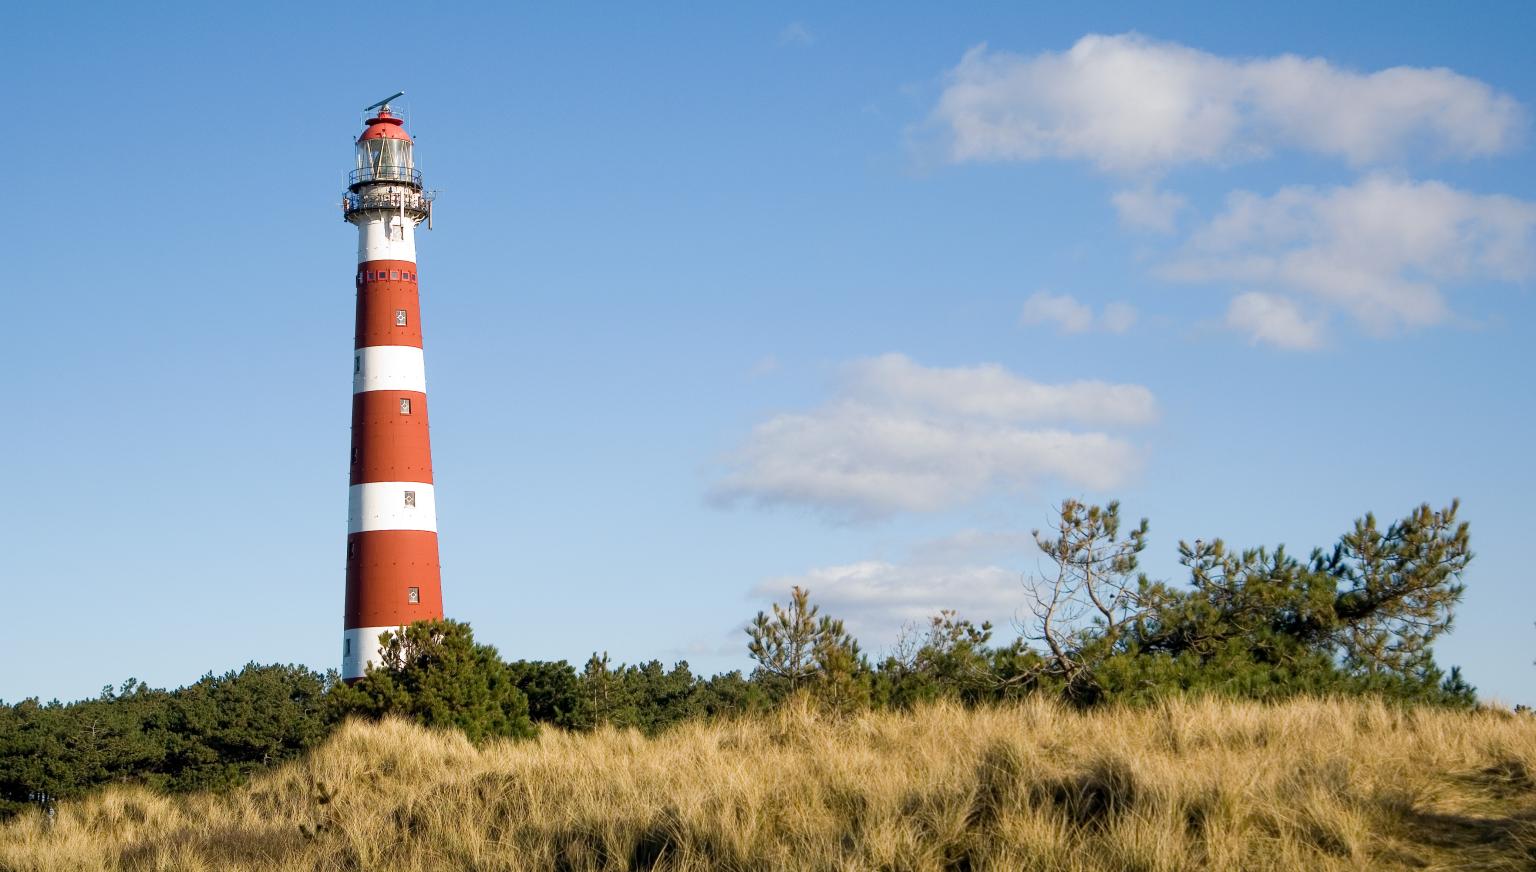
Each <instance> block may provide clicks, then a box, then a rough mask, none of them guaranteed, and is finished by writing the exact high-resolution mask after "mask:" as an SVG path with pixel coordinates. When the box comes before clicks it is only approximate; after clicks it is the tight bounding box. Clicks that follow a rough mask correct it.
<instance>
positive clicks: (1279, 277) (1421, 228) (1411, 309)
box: [0, 3, 1536, 703]
mask: <svg viewBox="0 0 1536 872" xmlns="http://www.w3.org/2000/svg"><path fill="white" fill-rule="evenodd" d="M1168 6H1169V5H1168V4H1158V5H1155V6H1153V5H1146V4H1126V5H1123V6H1122V5H1088V4H1077V5H1074V7H1073V8H1072V9H1066V8H1054V7H1045V6H1041V7H1031V6H1024V5H1022V4H974V5H970V6H967V7H964V8H959V9H957V8H955V7H953V6H947V7H943V8H942V9H941V8H940V7H938V6H925V5H897V4H881V5H880V6H879V7H878V11H874V10H875V8H874V7H867V8H866V9H865V10H860V9H857V8H853V7H848V8H844V9H841V10H828V9H826V8H823V6H822V5H818V4H804V5H795V4H771V5H763V6H758V7H753V8H741V7H726V6H709V5H702V4H700V5H673V6H659V7H658V6H655V5H650V6H646V7H644V8H642V7H638V6H621V5H617V4H615V5H610V6H587V7H580V8H577V7H571V6H569V5H564V6H542V7H533V6H529V7H520V8H512V9H505V8H500V7H499V6H495V7H491V6H488V7H485V8H478V9H477V8H474V7H471V6H462V5H461V6H458V7H456V8H455V10H454V11H446V12H445V11H441V10H435V9H429V8H427V7H421V6H414V5H399V6H394V7H379V8H370V9H369V10H368V12H367V13H366V14H364V13H363V12H360V11H359V9H358V8H357V7H334V8H332V9H320V10H317V9H315V8H313V7H312V6H309V5H287V4H282V3H273V4H261V5H259V6H252V5H247V6H245V7H240V8H238V9H236V8H219V7H212V6H197V5H190V4H189V5H184V6H179V7H178V6H165V7H159V8H151V9H145V8H138V7H135V8H131V9H130V8H127V7H121V6H107V5H101V6H89V7H88V6H71V5H55V6H37V5H34V6H31V7H28V8H25V9H19V10H13V11H12V12H11V14H10V16H9V19H8V26H7V27H6V28H5V32H4V33H3V34H0V49H3V51H4V56H5V58H6V70H7V74H6V81H7V85H8V87H7V89H6V92H7V100H6V105H5V116H4V117H5V133H6V136H5V139H6V149H5V153H6V155H7V164H8V166H9V167H10V170H11V176H10V178H11V185H10V187H9V190H8V197H7V200H8V203H7V205H8V208H7V209H6V215H7V217H6V219H5V229H6V235H7V237H9V240H10V247H9V252H8V257H7V279H8V281H7V287H9V288H10V289H11V290H10V292H9V293H7V294H6V298H5V299H6V305H7V308H8V311H9V314H10V316H11V317H10V323H11V324H12V325H13V328H14V329H13V330H12V331H11V338H10V345H9V349H8V351H9V359H10V360H11V361H12V364H11V366H12V371H13V372H14V373H16V374H18V375H19V379H17V380H16V382H15V384H14V387H13V389H12V391H11V393H10V395H9V397H8V409H9V413H8V414H7V415H5V416H4V418H3V419H0V420H3V421H4V426H3V427H0V434H3V435H0V440H3V445H4V446H5V448H6V453H7V455H8V456H11V457H13V458H15V459H16V460H17V461H18V463H17V466H16V467H15V469H14V470H13V472H12V480H13V485H12V488H11V490H10V496H9V498H8V499H7V500H5V501H4V502H3V503H0V529H4V530H6V531H7V532H6V537H5V542H4V548H3V549H0V584H3V587H4V592H5V603H6V611H5V615H6V617H7V620H6V622H5V623H6V628H7V629H6V632H5V633H4V634H0V657H3V658H4V662H5V663H7V664H8V666H7V668H5V669H4V670H0V698H5V699H16V698H19V697H23V696H28V695H40V696H43V697H45V698H46V697H54V696H57V697H61V698H74V697H79V696H84V695H90V694H93V693H94V692H95V691H96V690H97V689H98V688H99V687H100V686H101V685H103V684H106V683H109V682H112V683H116V682H119V681H121V680H122V679H124V678H126V677H128V676H130V675H131V676H136V677H139V678H141V679H144V680H147V681H150V682H151V683H154V684H167V685H176V684H181V683H184V682H187V681H190V680H193V679H195V678H197V677H198V676H199V675H200V674H202V673H203V672H205V671H207V670H215V671H222V670H225V669H229V668H235V667H238V666H240V665H241V664H243V663H245V662H247V661H251V660H256V661H262V662H271V661H284V662H301V663H306V664H309V665H311V666H314V667H316V668H328V667H331V666H334V665H336V663H337V661H338V659H339V649H340V639H341V621H340V618H341V606H342V568H343V561H344V554H343V543H344V539H345V532H346V520H345V516H346V488H347V483H346V451H347V428H348V423H349V418H348V416H349V408H350V400H349V396H350V389H351V388H350V370H349V367H350V355H351V333H352V322H351V319H352V305H353V297H352V283H351V275H352V269H353V263H354V251H355V249H354V245H355V236H354V233H355V231H353V229H352V228H351V227H349V226H348V225H346V224H344V223H343V222H342V221H341V220H340V215H339V210H338V208H337V206H336V202H337V201H338V199H339V196H340V193H341V190H342V184H343V179H344V174H345V171H346V170H347V169H348V166H349V163H350V160H351V157H350V149H351V138H352V137H353V136H354V135H355V133H356V132H357V130H358V129H359V127H358V123H359V121H360V118H361V113H360V111H359V110H360V109H361V108H362V107H363V106H365V105H367V104H369V103H371V102H373V101H374V100H377V99H378V98H380V97H382V96H384V95H386V94H389V93H391V92H392V91H395V90H397V89H405V90H406V91H407V97H406V98H405V99H404V101H402V103H401V104H400V105H401V106H402V108H404V109H405V110H406V111H407V112H408V114H409V119H410V122H409V123H410V125H411V128H412V131H413V133H414V134H415V136H416V138H417V141H418V147H417V151H418V156H419V161H420V164H421V166H422V167H423V170H424V172H425V174H426V176H427V180H428V183H429V185H430V186H431V187H435V188H437V189H439V191H440V195H439V200H438V207H437V221H436V224H437V226H436V229H434V230H433V231H432V232H430V233H425V232H424V233H423V234H422V236H421V238H420V241H419V246H418V248H419V258H420V272H421V276H422V279H421V282H422V289H423V323H424V327H425V330H426V351H427V368H428V381H429V391H430V393H431V397H432V424H433V442H434V460H435V465H436V480H437V488H438V511H439V519H440V529H441V545H442V557H443V569H444V573H443V578H444V596H445V601H446V606H447V610H448V612H449V613H450V615H451V616H453V617H457V618H461V619H465V620H468V621H470V622H471V623H472V624H473V625H474V626H475V628H476V632H477V636H478V637H479V638H481V639H483V640H485V641H489V642H492V643H494V644H495V645H497V646H498V647H499V648H500V649H501V651H502V652H503V653H504V654H505V655H507V656H509V657H527V658H540V659H557V658H566V659H571V660H573V661H576V662H578V663H579V662H580V661H581V660H583V659H584V658H585V657H586V656H587V655H588V654H589V653H591V652H592V651H594V650H607V651H608V652H610V654H611V655H612V656H613V658H614V659H615V660H622V661H631V662H633V661H636V660H643V659H650V658H652V657H656V658H660V659H662V660H665V661H673V660H677V659H687V660H688V661H689V662H690V663H691V664H692V665H693V666H694V668H695V669H696V670H699V671H715V670H720V669H729V668H738V667H746V666H747V665H748V664H747V660H746V656H745V650H744V645H743V644H742V641H743V637H742V634H741V632H740V628H741V626H742V624H743V623H744V622H745V621H746V620H747V619H748V618H749V617H750V616H751V615H752V614H753V613H754V612H755V611H756V610H757V609H759V608H761V607H763V606H764V605H765V604H766V603H767V602H768V601H770V600H771V599H772V598H773V597H774V596H779V597H780V598H782V593H781V592H782V591H784V590H786V589H787V588H788V586H789V585H790V584H793V583H804V584H808V585H809V586H810V587H811V588H812V591H813V596H814V597H815V598H817V599H820V600H822V601H823V603H824V604H825V606H826V608H827V609H828V610H829V611H831V612H833V613H836V614H840V615H842V616H844V617H846V618H847V619H848V620H849V621H850V623H851V624H853V626H854V627H855V629H856V630H858V631H859V632H860V634H861V637H862V638H863V639H864V641H865V646H866V648H869V649H871V650H872V651H875V652H878V651H879V650H881V649H882V648H883V647H885V646H888V645H889V644H890V643H891V641H892V640H893V638H894V636H895V634H896V631H897V629H898V628H899V626H900V624H901V623H902V622H903V621H904V620H908V619H910V618H911V617H913V616H914V615H918V614H922V613H924V612H926V611H932V610H936V609H937V608H940V607H956V608H959V609H960V610H961V611H962V613H964V614H966V615H968V616H971V617H974V618H976V619H977V620H981V619H991V620H993V621H994V622H997V623H999V624H1000V625H1005V626H1006V625H1007V624H1008V623H1009V621H1010V619H1011V618H1012V617H1013V616H1014V615H1015V613H1016V612H1017V613H1018V614H1019V616H1020V617H1022V616H1024V615H1027V611H1026V610H1024V609H1023V607H1024V605H1025V602H1026V596H1025V590H1024V587H1023V582H1024V581H1025V580H1026V579H1027V578H1028V576H1029V574H1030V573H1031V572H1033V571H1034V570H1035V568H1036V562H1035V558H1034V554H1033V551H1032V547H1031V546H1030V545H1029V543H1028V535H1027V534H1028V531H1029V530H1030V529H1031V528H1032V527H1036V526H1039V525H1041V524H1043V523H1045V522H1047V521H1048V520H1049V518H1050V512H1051V507H1052V505H1053V504H1054V503H1055V502H1057V501H1058V500H1060V499H1061V498H1063V497H1067V496H1081V497H1083V498H1086V499H1090V500H1095V501H1103V500H1108V499H1111V498H1119V499H1120V500H1121V501H1122V503H1123V505H1124V507H1125V511H1126V512H1127V513H1129V514H1131V515H1133V516H1137V517H1139V516H1147V517H1149V518H1150V519H1151V525H1152V538H1151V547H1150V548H1149V550H1148V552H1147V554H1146V560H1145V563H1146V566H1147V568H1148V570H1149V571H1150V572H1152V573H1153V574H1154V575H1157V576H1160V577H1166V578H1172V579H1179V578H1181V577H1182V576H1181V574H1180V573H1179V567H1178V566H1177V564H1176V562H1175V559H1174V556H1175V546H1176V543H1177V541H1178V540H1179V539H1180V538H1186V539H1194V538H1196V537H1204V538H1206V539H1210V538H1213V537H1217V536H1220V537H1224V538H1225V539H1227V540H1228V541H1229V542H1231V543H1234V544H1242V545H1259V544H1269V545H1273V544H1276V543H1281V542H1283V543H1285V544H1287V545H1288V546H1289V547H1291V548H1292V549H1293V550H1301V551H1307V550H1310V548H1311V547H1313V546H1314V545H1326V544H1329V543H1331V542H1332V541H1333V540H1334V539H1335V538H1336V537H1337V535H1338V534H1339V533H1341V532H1343V531H1344V530H1345V529H1347V527H1348V526H1349V524H1350V522H1351V520H1352V519H1353V518H1355V517H1357V516H1358V515H1360V514H1363V513H1364V512H1366V511H1368V510H1374V511H1376V512H1377V513H1378V514H1379V515H1380V516H1383V517H1384V518H1391V517H1398V516H1400V515H1402V514H1404V513H1406V512H1407V511H1408V510H1409V509H1410V508H1412V507H1413V506H1414V505H1416V504H1418V503H1419V502H1422V501H1431V502H1434V503H1436V504H1437V505H1438V504H1443V503H1444V502H1446V501H1448V500H1450V499H1451V498H1453V497H1460V498H1461V499H1462V501H1463V515H1464V517H1465V518H1466V519H1468V520H1470V521H1471V523H1472V532H1473V544H1474V548H1475V550H1476V552H1477V554H1478V556H1477V558H1476V560H1475V561H1474V562H1473V564H1472V566H1471V569H1470V571H1469V573H1468V575H1467V577H1466V582H1467V595H1466V599H1465V602H1464V603H1463V604H1462V606H1461V607H1460V609H1459V611H1458V615H1457V626H1456V629H1455V631H1454V632H1453V633H1452V634H1451V635H1450V636H1448V637H1446V638H1445V639H1444V640H1443V641H1442V642H1441V644H1440V645H1439V646H1438V652H1439V657H1440V660H1441V661H1442V662H1443V663H1445V664H1460V665H1462V666H1463V668H1464V669H1465V671H1466V673H1467V676H1468V678H1469V679H1470V680H1471V681H1472V682H1473V683H1475V684H1477V685H1478V686H1479V688H1480V689H1481V690H1482V692H1483V693H1484V694H1485V695H1489V696H1495V697H1498V698H1501V699H1504V700H1506V701H1509V702H1527V703H1530V702H1536V666H1532V664H1531V661H1532V659H1533V657H1536V630H1533V627H1532V621H1533V620H1536V588H1533V586H1532V585H1531V584H1530V583H1529V582H1528V580H1527V578H1526V575H1527V573H1528V569H1527V567H1528V565H1529V561H1528V560H1527V559H1526V552H1525V551H1524V546H1525V545H1526V538H1525V537H1526V535H1527V532H1526V529H1525V528H1526V524H1527V523H1528V522H1529V521H1530V519H1531V517H1532V515H1531V509H1530V501H1529V497H1528V495H1529V493H1530V492H1531V491H1532V486H1533V485H1536V464H1533V462H1532V461H1531V459H1530V451H1529V447H1528V446H1529V445H1530V444H1531V442H1532V436H1533V434H1536V427H1533V424H1536V420H1533V412H1532V402H1531V399H1530V396H1531V394H1530V390H1529V388H1528V384H1529V383H1530V381H1531V379H1532V376H1533V375H1536V355H1533V354H1532V352H1531V349H1530V345H1529V344H1530V339H1531V337H1532V335H1533V329H1532V328H1533V319H1536V304H1533V298H1532V279H1533V277H1536V229H1533V228H1536V160H1533V154H1536V151H1533V149H1536V141H1533V138H1532V128H1531V117H1532V115H1531V113H1532V109H1533V107H1536V67H1533V66H1532V65H1531V64H1530V62H1529V54H1528V50H1527V46H1526V45H1525V41H1526V39H1527V36H1528V34H1529V33H1531V32H1532V30H1533V26H1536V7H1532V6H1531V5H1529V4H1519V3H1509V4H1481V5H1478V6H1476V7H1475V8H1467V7H1463V6H1460V5H1453V4H1438V5H1431V4H1426V5H1423V6H1416V7H1415V12H1414V14H1413V15H1411V16H1405V15H1403V14H1402V12H1401V7H1400V6H1399V5H1397V4H1351V5H1348V6H1346V7H1343V8H1340V7H1338V5H1337V4H1307V3H1296V4H1286V5H1285V6H1284V7H1283V8H1279V7H1277V8H1274V9H1270V10H1268V11H1264V10H1253V9H1248V8H1243V9H1237V8H1234V7H1230V6H1229V5H1226V4H1189V5H1184V6H1180V7H1179V8H1177V9H1170V8H1168Z"/></svg>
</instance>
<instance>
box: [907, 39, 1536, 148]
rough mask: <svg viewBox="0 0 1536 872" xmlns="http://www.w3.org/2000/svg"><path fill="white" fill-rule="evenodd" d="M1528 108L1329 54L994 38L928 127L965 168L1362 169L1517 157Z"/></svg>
mask: <svg viewBox="0 0 1536 872" xmlns="http://www.w3.org/2000/svg"><path fill="white" fill-rule="evenodd" d="M1525 120H1526V119H1525V113H1524V111H1523V109H1522V108H1521V107H1520V105H1519V104H1518V103H1517V102H1516V101H1515V100H1514V99H1513V98H1511V97H1509V96H1507V95H1505V94H1501V93H1498V92H1497V91H1495V90H1494V89H1492V88H1490V87H1489V86H1488V85H1486V84H1484V83H1483V82H1480V81H1478V80H1476V79H1472V78H1469V77H1467V76H1463V75H1460V74H1458V73H1455V72H1453V71H1451V70H1448V69H1445V68H1440V67H1436V68H1423V67H1392V68H1390V69H1385V70H1379V71H1377V72H1374V73H1360V72H1356V71H1354V70H1349V69H1345V68H1342V67H1338V66H1335V65H1333V64H1331V63H1329V62H1328V61H1326V60H1322V59H1320V58H1303V57H1298V56H1296V55H1278V56H1275V57H1269V58H1228V57H1222V56H1219V55H1214V54H1209V53H1207V52H1203V51H1198V50H1196V49H1192V48H1188V47H1186V46H1182V45H1179V44H1177V43H1172V42H1160V41H1157V40H1152V39H1148V38H1146V37H1143V36H1139V35H1137V34H1121V35H1118V36H1103V35H1097V34H1091V35H1088V36H1084V37H1083V38H1082V39H1080V40H1078V41H1077V43H1076V44H1075V45H1073V46H1072V47H1071V48H1070V49H1069V50H1067V51H1066V52H1060V53H1058V52H1043V53H1041V54H1037V55H1030V56H1024V55H1017V54H1011V53H1008V52H1001V51H991V50H989V49H988V48H987V47H986V45H984V44H983V45H980V46H977V47H975V48H973V49H971V50H970V51H968V52H966V53H965V55H964V56H963V57H962V58H961V60H960V63H959V64H958V65H957V66H956V67H955V68H954V69H952V70H950V71H949V74H948V76H947V82H946V86H945V88H944V91H943V93H942V95H941V96H940V98H939V102H938V105H937V106H936V107H935V109H934V111H933V114H932V121H933V122H935V123H936V124H938V125H939V126H940V127H941V129H943V130H944V131H945V132H946V134H947V140H948V143H947V145H948V156H949V158H950V160H952V161H956V162H963V161H1006V160H1037V159H1041V158H1065V159H1078V160H1085V161H1089V162H1091V163H1093V164H1094V165H1096V166H1098V167H1099V168H1101V169H1104V170H1109V171H1114V172H1138V171H1144V170H1148V169H1154V168H1165V167H1171V166H1174V165H1178V164H1185V163H1230V162H1236V161H1242V160H1248V159H1252V158H1257V157H1262V156H1265V155H1268V154H1271V153H1273V152H1275V151H1277V150H1281V149H1295V150H1299V151H1305V152H1311V153H1315V154H1322V155H1326V156H1330V157H1336V158H1340V159H1343V160H1345V161H1347V162H1349V163H1350V164H1353V165H1356V166H1360V165H1366V164H1370V163H1375V162H1380V161H1386V160H1395V159H1398V158H1400V157H1402V156H1404V155H1405V154H1406V153H1408V152H1409V151H1423V152H1426V153H1428V155H1430V156H1432V157H1437V158H1466V157H1478V156H1483V155H1491V154H1498V153H1501V152H1505V151H1508V150H1509V149H1510V148H1511V147H1513V145H1514V144H1515V143H1516V142H1517V141H1518V140H1519V139H1520V137H1521V135H1522V134H1523V131H1524V127H1525Z"/></svg>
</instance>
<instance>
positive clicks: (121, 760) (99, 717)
mask: <svg viewBox="0 0 1536 872" xmlns="http://www.w3.org/2000/svg"><path fill="white" fill-rule="evenodd" d="M326 687H327V679H326V677H325V676H322V675H320V674H318V673H315V672H312V671H310V670H307V669H305V668H303V667H301V666H281V665H273V666H258V665H256V664H254V663H253V664H250V665H248V666H246V667H245V668H244V669H242V670H240V671H239V672H228V673H225V674H224V675H217V676H215V675H207V676H204V677H203V678H202V679H201V680H199V681H197V682H196V683H194V684H190V685H188V686H186V687H183V688H180V689H179V690H175V691H170V692H167V691H164V690H155V689H152V688H150V687H148V686H146V685H145V684H143V683H142V682H138V681H135V680H133V679H129V680H128V681H126V682H124V683H123V685H122V686H121V687H120V688H118V689H116V690H114V689H113V688H111V687H107V688H104V689H103V690H102V692H101V695H100V696H98V697H97V698H95V699H90V700H84V701H81V702H76V703H70V704H68V705H64V704H61V703H59V702H57V701H54V702H50V703H47V704H41V703H39V702H38V701H37V700H35V699H31V700H24V701H22V702H20V703H17V704H15V705H9V706H5V705H0V816H3V815H4V814H5V813H7V812H14V811H17V810H19V809H21V808H24V807H26V806H27V805H28V804H38V805H47V804H50V803H52V802H54V801H56V800H59V799H63V798H66V797H70V796H76V795H79V794H81V793H83V792H85V791H87V790H89V789H91V788H93V787H96V786H98V785H101V784H106V783H109V782H114V781H137V782H141V783H146V784H150V785H155V786H159V787H164V788H166V789H170V790H190V789H195V788H201V787H227V786H231V785H234V784H238V783H240V782H241V781H242V780H243V779H244V778H245V777H246V776H247V775H248V774H249V773H250V772H252V771H253V770H255V769H257V768H258V767H261V766H265V765H268V764H272V763H276V762H279V761H282V760H286V759H289V758H291V757H295V756H298V755H299V754H302V753H304V751H306V750H308V749H309V748H311V747H313V746H314V745H315V744H316V743H318V742H319V741H320V740H321V739H323V738H324V737H325V736H326V735H327V734H328V733H329V731H330V723H329V722H328V720H327V718H326V711H325V706H324V704H323V699H324V694H325V690H326Z"/></svg>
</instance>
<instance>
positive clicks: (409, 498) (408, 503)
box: [405, 491, 416, 509]
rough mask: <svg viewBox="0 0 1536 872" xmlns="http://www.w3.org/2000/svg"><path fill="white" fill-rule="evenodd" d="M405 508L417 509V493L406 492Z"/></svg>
mask: <svg viewBox="0 0 1536 872" xmlns="http://www.w3.org/2000/svg"><path fill="white" fill-rule="evenodd" d="M405 507H406V508H408V509H414V508H416V492H415V491H406V492H405Z"/></svg>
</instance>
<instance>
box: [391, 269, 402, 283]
mask: <svg viewBox="0 0 1536 872" xmlns="http://www.w3.org/2000/svg"><path fill="white" fill-rule="evenodd" d="M389 280H390V281H392V282H394V281H399V280H400V271H399V270H397V269H392V270H390V271H389Z"/></svg>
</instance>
